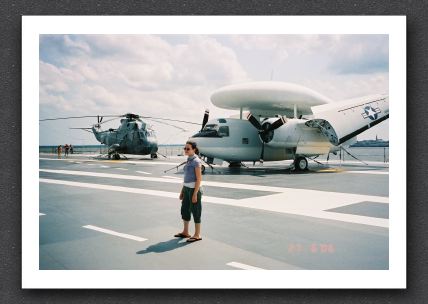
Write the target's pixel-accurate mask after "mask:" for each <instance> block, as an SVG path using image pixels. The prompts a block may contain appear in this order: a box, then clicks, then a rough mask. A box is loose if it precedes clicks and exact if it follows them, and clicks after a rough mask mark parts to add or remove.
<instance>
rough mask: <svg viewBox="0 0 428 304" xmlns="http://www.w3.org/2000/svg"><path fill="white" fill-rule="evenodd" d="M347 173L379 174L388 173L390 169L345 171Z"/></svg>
mask: <svg viewBox="0 0 428 304" xmlns="http://www.w3.org/2000/svg"><path fill="white" fill-rule="evenodd" d="M344 172H346V173H353V174H379V175H388V174H389V172H388V171H344Z"/></svg>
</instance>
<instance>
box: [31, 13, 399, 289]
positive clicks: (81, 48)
mask: <svg viewBox="0 0 428 304" xmlns="http://www.w3.org/2000/svg"><path fill="white" fill-rule="evenodd" d="M24 18H25V17H24ZM57 18H59V17H57ZM64 18H65V19H64V24H65V27H64V28H63V29H62V28H61V26H60V27H59V28H58V29H55V31H51V32H49V31H46V28H47V27H43V26H41V27H40V29H39V30H34V33H33V35H32V37H33V40H32V41H33V42H32V44H31V45H32V46H33V47H34V46H35V45H36V41H35V39H34V37H35V36H36V34H37V50H38V52H37V55H38V56H37V57H38V58H37V61H35V60H34V59H35V57H36V56H34V54H32V59H31V60H32V66H33V68H32V70H31V71H32V72H31V73H29V74H31V75H32V77H33V78H32V79H34V80H35V79H37V83H32V84H31V88H32V89H31V90H30V91H31V92H34V91H37V95H36V96H33V100H32V101H31V104H32V108H33V109H37V110H35V111H33V112H31V111H29V110H30V108H27V109H26V108H25V107H23V110H24V111H28V112H29V113H28V115H29V116H30V115H31V116H32V122H35V123H36V124H35V125H34V128H35V130H36V131H37V134H36V135H35V137H36V138H33V139H32V140H33V142H35V141H36V140H38V145H37V147H38V153H36V155H37V156H38V159H37V160H36V162H35V158H34V157H33V158H32V160H31V162H32V163H31V164H32V168H33V169H35V170H37V172H38V173H37V174H38V180H37V179H36V184H34V185H33V184H32V185H31V186H32V187H37V188H38V190H37V193H38V197H35V196H34V195H33V197H32V204H33V205H34V204H36V206H32V207H31V208H32V209H31V210H33V211H36V210H37V209H38V214H37V216H34V215H35V212H32V213H31V215H30V216H31V218H32V221H31V222H27V223H26V225H29V224H30V223H33V224H35V226H33V227H32V229H35V230H34V231H36V232H37V233H36V234H37V235H36V236H35V233H34V231H33V232H32V235H33V238H32V242H31V244H32V245H31V246H32V247H31V248H32V250H38V256H35V255H33V256H32V257H31V261H32V262H31V263H29V264H28V265H30V264H31V265H32V266H31V267H32V270H31V271H32V275H31V276H29V277H31V278H35V277H36V276H37V275H39V274H40V276H42V277H43V278H44V279H46V282H51V283H50V284H52V285H49V286H68V287H72V286H76V285H75V283H71V282H72V281H73V280H75V279H76V278H82V280H83V281H81V282H80V283H77V284H78V286H81V285H79V284H81V283H82V282H84V281H85V277H86V279H87V280H89V278H95V277H98V278H99V277H104V280H103V279H101V281H99V282H98V283H94V284H91V283H85V284H86V285H85V286H86V287H99V286H102V287H157V288H162V287H171V286H173V278H175V277H179V275H180V273H181V274H184V275H186V276H188V277H189V278H191V277H192V276H194V274H193V273H202V274H203V275H204V276H206V277H207V278H208V280H207V281H205V282H198V283H196V284H195V285H196V286H195V287H225V285H226V287H252V288H258V287H259V288H269V287H274V288H278V287H280V288H287V287H296V286H297V285H295V284H298V287H341V286H347V287H358V286H365V287H375V285H370V286H367V285H364V284H369V281H370V279H369V278H368V277H372V279H373V281H372V284H376V282H375V278H376V276H377V275H378V278H381V277H387V276H388V273H396V274H400V273H402V271H404V270H405V268H404V267H403V266H400V267H398V268H397V267H396V266H394V267H392V268H391V265H392V264H391V262H392V261H399V262H400V263H404V264H400V265H404V266H405V252H404V256H403V255H399V254H402V251H397V250H393V249H394V248H397V247H396V246H404V247H405V244H403V243H402V241H403V237H404V238H405V226H404V227H403V226H402V225H403V222H404V223H405V182H404V184H401V185H400V181H399V179H400V178H403V177H404V176H405V167H395V168H396V171H394V173H391V174H390V171H391V172H393V169H392V168H393V167H394V164H393V162H394V161H396V162H397V163H398V162H403V160H402V159H401V160H400V159H397V158H394V155H397V154H396V153H399V151H400V149H401V151H402V149H403V147H400V148H397V145H395V146H394V144H393V141H394V140H395V142H396V143H397V142H399V141H400V140H403V134H404V136H405V121H401V122H400V125H396V124H393V125H394V129H392V130H391V131H392V132H390V123H389V120H390V117H389V111H390V104H391V108H392V109H394V107H395V109H396V110H397V109H404V111H405V99H404V100H403V99H402V98H403V96H404V98H405V82H404V83H403V82H402V81H401V80H402V76H403V75H402V74H400V71H402V70H397V69H399V68H402V67H403V62H404V72H405V56H404V57H403V56H400V54H402V53H400V54H398V55H394V54H393V52H394V49H393V48H392V47H391V45H392V44H394V45H396V43H397V42H398V44H399V39H397V38H395V37H396V36H394V35H395V33H396V32H394V31H393V30H391V32H388V31H386V30H384V28H381V29H376V28H370V31H369V30H367V29H366V28H365V29H362V30H361V32H356V31H355V30H352V29H355V24H356V23H358V22H355V21H356V20H355V19H352V18H350V19H349V24H350V25H349V26H350V28H351V30H349V31H348V32H347V31H346V30H342V31H340V32H334V31H332V30H331V28H334V26H333V25H334V24H336V23H337V20H335V19H334V17H332V22H331V23H330V27H328V25H324V26H325V27H326V28H327V29H328V30H326V29H322V27H321V29H320V30H319V32H317V26H316V22H317V21H319V20H322V19H319V18H321V17H318V19H317V18H316V17H314V20H312V21H314V22H311V23H309V25H308V24H306V23H305V22H304V21H305V20H311V19H304V20H302V22H301V23H299V22H297V23H298V24H297V25H299V24H300V25H301V26H302V28H304V27H305V26H307V27H308V28H309V29H310V30H307V31H303V30H295V31H294V32H292V31H290V29H288V30H286V31H285V30H284V31H283V32H281V31H280V30H278V28H277V27H276V25H275V23H274V22H273V24H270V25H266V31H265V32H260V31H259V30H253V31H252V30H251V28H246V29H245V30H243V29H242V28H243V25H241V26H240V27H238V28H237V29H236V30H232V31H230V32H228V31H226V30H225V29H224V28H225V27H226V24H223V26H222V27H221V28H220V30H219V31H218V32H215V31H214V30H213V28H214V29H215V26H214V25H213V24H215V23H216V21H218V20H217V19H216V18H215V17H211V18H207V21H206V22H202V23H201V24H203V25H204V26H205V27H206V30H205V31H204V29H203V28H200V29H198V30H196V31H193V32H191V31H189V27H188V26H191V25H192V24H193V25H194V24H197V23H195V22H194V20H195V19H192V18H191V17H187V19H186V17H182V18H183V19H177V17H175V18H173V17H171V21H179V20H187V21H186V22H187V23H186V22H183V24H185V25H178V29H177V30H176V31H174V29H173V27H172V26H169V27H168V26H167V25H166V24H165V23H163V22H162V21H165V18H168V17H159V18H160V20H159V22H157V23H156V22H155V23H153V28H152V31H150V30H149V29H147V28H145V30H144V31H141V32H138V31H136V29H135V28H133V29H132V30H129V31H127V29H129V28H130V27H129V26H130V24H132V22H133V21H132V22H131V23H125V24H123V23H122V27H121V31H117V30H112V31H110V32H109V30H108V29H103V31H102V32H100V31H99V30H97V29H99V28H100V26H99V25H98V26H95V27H94V29H93V30H91V27H89V28H88V31H87V32H85V31H82V29H81V28H80V27H79V30H76V31H73V30H71V29H72V27H70V25H69V23H68V22H67V18H66V17H64ZM71 18H72V17H71ZM90 18H92V17H87V18H83V19H82V20H83V21H87V20H90ZM94 18H95V17H94ZM138 18H141V20H142V22H143V23H146V24H150V23H151V22H152V21H153V20H155V19H151V18H144V17H138ZM162 18H164V19H162ZM234 18H237V19H236V21H238V20H241V19H239V17H229V18H226V19H227V22H229V24H230V26H233V25H232V24H234V23H233V20H235V19H234ZM244 18H245V17H244ZM249 18H250V17H249ZM253 18H255V19H247V22H248V23H253V22H252V21H255V20H257V17H253ZM283 18H284V19H286V20H287V18H286V17H283ZM325 18H330V17H325ZM372 18H375V17H372ZM397 18H399V17H397ZM34 20H35V19H31V18H30V19H29V20H28V22H30V21H31V22H34ZM38 20H39V21H46V23H47V24H52V22H51V21H53V20H51V19H49V18H45V19H43V17H39V19H38ZM55 20H59V19H55ZM98 20H102V19H98ZM121 20H123V19H121ZM197 20H202V19H201V18H199V19H197ZM242 20H244V19H242ZM251 20H252V21H251ZM294 20H295V19H292V20H289V21H285V22H291V23H292V22H295V21H294ZM341 20H346V19H341ZM373 20H374V19H370V21H373ZM384 20H387V18H384ZM400 20H404V22H405V19H400ZM106 21H107V20H106ZM387 21H388V20H387ZM103 22H104V21H103ZM227 22H226V23H227ZM335 22H336V23H335ZM341 22H343V24H346V22H345V21H341ZM248 23H247V24H248ZM390 23H392V22H390ZM29 24H30V23H29ZM159 24H162V25H159ZM178 24H180V22H178ZM186 24H187V25H186ZM303 24H306V25H305V26H303ZM326 24H328V23H326ZM404 24H405V23H404ZM127 26H128V27H127ZM140 26H141V27H140V28H143V26H142V25H140ZM186 26H187V27H186ZM352 26H354V27H352ZM367 26H368V25H367ZM383 26H384V27H385V28H387V25H386V24H385V23H384V25H383ZM271 28H274V29H275V30H269V29H271ZM24 29H25V27H24ZM64 29H70V30H69V31H68V32H67V31H63V32H61V30H64ZM253 29H254V25H253ZM168 30H169V32H168ZM399 30H400V28H399ZM399 30H397V32H399ZM404 30H405V27H404ZM29 32H30V31H29ZM397 37H398V38H400V37H401V36H399V35H398V34H397ZM401 38H403V37H401ZM23 39H24V41H25V35H23ZM402 42H403V43H404V42H405V40H404V41H402ZM402 46H403V48H404V49H405V45H402ZM24 47H25V44H24ZM29 49H30V47H29ZM395 50H396V51H397V49H395ZM397 52H398V51H397ZM404 54H405V52H404ZM24 57H25V56H24ZM29 58H30V57H29ZM25 62H26V61H25V59H24V61H23V63H24V64H23V73H24V74H25V72H26V71H30V68H29V69H28V70H26V69H25ZM34 72H36V73H37V74H35V73H34ZM394 75H395V76H394ZM404 76H405V75H404ZM394 77H395V78H394ZM24 78H25V77H24ZM400 81H401V82H400ZM24 84H25V79H24ZM37 96H38V103H36V102H35V101H36V100H37V98H36V97H37ZM24 100H25V96H24ZM393 113H397V112H394V111H393ZM36 115H37V117H35V116H36ZM400 116H402V115H400ZM392 117H393V116H391V119H393V118H392ZM395 122H396V121H395ZM36 127H38V128H36ZM400 128H404V129H401V131H398V129H400ZM396 129H397V132H396ZM403 132H404V133H403ZM395 133H396V134H395ZM33 134H34V132H33ZM394 136H396V139H395V138H394ZM400 136H401V137H400ZM404 140H405V138H404ZM404 142H405V141H404ZM24 143H25V142H24ZM390 143H391V146H390ZM395 148H397V149H396V150H393V149H395ZM404 151H405V147H404ZM390 166H391V170H390ZM404 166H405V164H404ZM23 174H25V173H23ZM393 174H394V175H393ZM400 175H401V176H400ZM33 178H34V177H33ZM394 178H396V179H394ZM394 185H395V186H394ZM392 188H395V189H392ZM391 191H397V194H396V195H394V196H391ZM392 197H394V198H397V200H393V201H392V200H391V198H392ZM403 197H404V201H402V200H401V199H402V198H403ZM392 202H393V203H392ZM392 204H394V207H393V206H392ZM25 206H26V205H25V200H24V202H23V208H24V209H25V208H26V207H25ZM393 208H396V209H393ZM28 210H29V209H28ZM394 210H395V211H394ZM400 210H401V211H403V210H404V212H400ZM397 211H398V212H397ZM393 219H394V221H395V222H393V221H392V220H393ZM399 227H403V228H404V232H403V231H401V232H398V231H397V230H400V229H401V228H399ZM24 230H25V229H24ZM391 231H394V233H391ZM395 233H397V234H395ZM403 233H404V234H403ZM24 234H25V231H24ZM404 241H405V239H404ZM36 242H37V248H34V247H35V246H34V245H35V244H36ZM27 248H28V249H29V248H30V247H27ZM23 249H25V247H24V248H23ZM29 250H30V249H29ZM33 253H34V252H33ZM23 254H25V255H26V253H23ZM23 263H24V264H23V265H24V266H25V263H26V262H25V261H23ZM24 268H25V267H24ZM100 270H102V271H103V272H99V271H100ZM213 270H220V271H217V272H213ZM104 271H105V272H104ZM129 271H131V272H129ZM163 271H167V273H169V274H170V275H168V277H169V278H164V279H162V277H164V276H163V275H162V273H165V272H163ZM195 271H198V272H195ZM277 271H279V272H277ZM24 272H25V269H24ZM102 273H105V275H103V274H102ZM130 273H132V274H130ZM244 273H245V274H244ZM128 274H129V275H128ZM323 274H324V275H326V274H327V275H328V276H329V278H331V279H332V280H331V281H329V282H321V281H320V278H322V277H323ZM141 275H143V276H146V277H145V279H144V280H142V281H140V282H135V281H134V282H133V283H129V282H130V281H131V280H133V279H135V278H137V277H140V276H141ZM58 276H60V277H63V278H65V280H64V281H62V282H60V283H53V281H54V278H55V277H58ZM246 276H247V278H245V277H246ZM283 276H287V277H288V278H287V279H280V278H283ZM121 277H122V278H123V277H125V280H124V281H123V282H121V283H118V281H119V278H121ZM293 277H295V278H296V281H295V283H290V280H292V278H293ZM308 277H312V279H307V278H308ZM345 277H348V278H351V279H350V280H349V281H348V282H347V283H343V282H340V281H342V279H343V278H345ZM112 278H113V279H112ZM151 278H153V281H152V282H150V281H151ZM214 278H218V279H219V280H223V281H222V283H218V282H215V280H214ZM263 278H270V281H269V282H270V283H269V282H268V281H265V282H261V281H262V280H263ZM305 278H306V279H305ZM365 278H367V279H365ZM252 279H253V281H252V282H250V283H249V281H250V280H252ZM108 280H110V281H109V282H108V283H106V281H108ZM393 280H394V278H391V285H387V283H388V282H387V281H385V282H384V284H385V285H386V286H398V285H400V284H401V283H402V282H403V278H402V277H401V278H396V281H394V282H392V281H393ZM30 281H32V280H30V279H29V282H30ZM32 282H33V281H32ZM67 282H68V283H67ZM91 282H92V283H93V281H91ZM162 282H163V283H164V284H163V283H162ZM228 282H229V283H228ZM305 282H306V283H307V284H305ZM398 282H400V283H398ZM128 283H129V284H128ZM126 284H128V285H126ZM269 284H271V285H269ZM334 284H337V285H334ZM341 284H345V285H341ZM346 284H347V285H346ZM404 284H405V278H404ZM30 285H31V284H30ZM36 285H37V284H36ZM39 285H40V286H41V285H43V283H42V282H40V283H39ZM155 285H156V286H155ZM178 285H179V286H181V285H182V284H181V283H178ZM43 286H46V285H43ZM400 286H402V285H400Z"/></svg>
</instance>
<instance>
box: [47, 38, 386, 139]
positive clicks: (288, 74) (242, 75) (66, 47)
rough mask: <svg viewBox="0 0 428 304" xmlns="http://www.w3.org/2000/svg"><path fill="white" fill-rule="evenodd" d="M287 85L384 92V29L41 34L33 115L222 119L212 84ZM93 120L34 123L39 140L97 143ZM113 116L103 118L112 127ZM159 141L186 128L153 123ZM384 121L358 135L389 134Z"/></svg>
mask: <svg viewBox="0 0 428 304" xmlns="http://www.w3.org/2000/svg"><path fill="white" fill-rule="evenodd" d="M271 78H273V80H275V81H287V82H293V83H297V84H301V85H304V86H307V87H309V88H311V89H313V90H315V91H318V92H320V93H321V94H323V95H325V96H327V97H329V98H331V99H333V100H338V101H339V100H343V99H346V98H352V97H358V96H363V95H368V94H376V93H388V36H387V35H238V36H237V35H214V36H212V35H209V36H200V35H41V36H40V118H48V117H61V116H76V115H98V114H99V115H103V114H104V115H106V114H124V113H128V112H132V113H137V114H140V115H147V116H157V117H166V118H176V119H182V120H189V121H194V122H198V123H199V122H201V121H202V117H203V113H204V110H205V109H206V108H209V109H210V117H211V118H213V117H220V116H223V117H228V116H229V115H232V114H236V113H237V112H235V111H228V110H222V109H218V108H216V107H214V106H213V105H212V104H211V102H210V95H211V93H212V92H213V91H214V90H216V89H217V88H219V87H221V86H224V85H229V84H234V83H239V82H245V81H256V80H270V79H271ZM95 122H96V119H76V120H68V121H56V122H42V123H40V144H41V145H58V144H65V143H71V144H76V145H77V144H97V143H98V142H97V141H96V140H95V138H94V136H93V135H92V134H89V133H86V132H83V131H81V130H70V129H69V127H88V126H91V125H92V124H94V123H95ZM118 124H119V122H118V121H115V122H111V123H108V124H105V125H104V126H105V127H106V128H108V127H117V126H118ZM151 124H152V125H153V127H154V128H155V130H156V132H157V136H158V141H159V143H161V144H162V143H169V144H172V143H177V144H181V143H183V142H184V141H185V140H186V139H187V138H188V137H189V136H190V135H192V134H193V133H195V131H197V129H198V127H197V126H192V125H183V124H177V125H179V126H180V127H184V128H187V129H188V131H187V132H183V131H181V130H178V129H175V128H172V127H169V126H165V125H162V124H159V123H156V122H151ZM388 125H389V124H388V121H386V122H383V123H381V124H380V125H378V126H376V127H374V128H372V129H370V130H368V131H366V132H364V133H363V134H361V135H359V136H358V139H359V140H361V139H371V138H374V137H375V136H376V134H377V135H378V136H379V137H380V138H383V139H388V138H389V136H388Z"/></svg>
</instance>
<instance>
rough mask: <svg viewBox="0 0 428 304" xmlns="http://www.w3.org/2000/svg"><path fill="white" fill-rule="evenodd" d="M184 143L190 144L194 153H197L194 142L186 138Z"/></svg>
mask: <svg viewBox="0 0 428 304" xmlns="http://www.w3.org/2000/svg"><path fill="white" fill-rule="evenodd" d="M186 145H191V146H192V149H193V150H195V153H196V154H199V149H198V147H197V144H196V142H194V141H191V140H188V141H186Z"/></svg>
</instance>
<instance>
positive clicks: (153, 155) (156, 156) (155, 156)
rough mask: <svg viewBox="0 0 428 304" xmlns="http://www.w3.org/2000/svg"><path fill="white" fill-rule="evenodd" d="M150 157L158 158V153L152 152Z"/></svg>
mask: <svg viewBox="0 0 428 304" xmlns="http://www.w3.org/2000/svg"><path fill="white" fill-rule="evenodd" d="M150 158H158V155H157V154H156V153H153V154H150Z"/></svg>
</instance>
